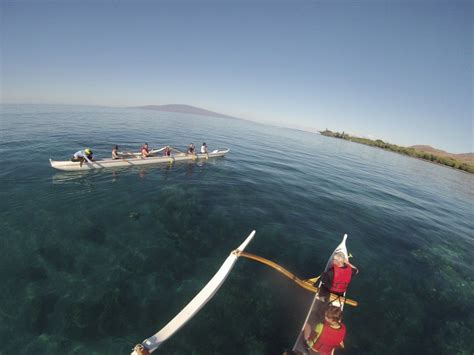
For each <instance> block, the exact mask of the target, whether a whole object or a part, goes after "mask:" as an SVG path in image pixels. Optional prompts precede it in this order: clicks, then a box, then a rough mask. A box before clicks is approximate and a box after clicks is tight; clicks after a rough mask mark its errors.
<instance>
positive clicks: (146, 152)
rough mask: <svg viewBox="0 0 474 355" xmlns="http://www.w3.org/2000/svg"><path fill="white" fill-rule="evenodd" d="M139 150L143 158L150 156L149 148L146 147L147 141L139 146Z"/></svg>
mask: <svg viewBox="0 0 474 355" xmlns="http://www.w3.org/2000/svg"><path fill="white" fill-rule="evenodd" d="M140 152H141V153H142V157H143V158H147V157H149V156H150V149H149V148H148V143H145V144H144V145H143V147H142V148H141V150H140Z"/></svg>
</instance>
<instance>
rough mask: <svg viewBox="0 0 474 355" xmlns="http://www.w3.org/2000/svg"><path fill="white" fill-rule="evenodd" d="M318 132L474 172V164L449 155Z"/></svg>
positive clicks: (470, 172)
mask: <svg viewBox="0 0 474 355" xmlns="http://www.w3.org/2000/svg"><path fill="white" fill-rule="evenodd" d="M319 133H320V134H321V135H322V136H326V137H330V138H337V139H343V140H346V141H349V142H352V143H357V144H362V145H366V146H369V147H374V148H378V149H383V150H385V151H389V152H392V153H397V154H400V155H404V156H407V157H410V158H415V159H418V160H421V161H426V162H428V163H432V164H435V165H438V166H443V167H446V168H451V169H454V170H457V171H461V172H464V173H466V174H474V164H472V163H468V162H465V161H460V160H457V159H454V158H451V157H449V158H446V157H442V156H440V155H437V154H433V153H430V152H426V151H422V150H417V149H414V148H407V147H402V146H397V145H396V144H390V143H387V142H384V141H382V140H380V139H377V140H371V139H368V138H360V137H356V136H350V135H348V134H345V133H344V132H343V133H339V132H332V131H330V130H327V129H326V130H325V131H320V132H319ZM365 142H367V143H365ZM381 145H383V146H381ZM422 155H426V156H428V155H429V156H430V159H426V158H423V156H422ZM442 161H445V162H446V163H443V162H442ZM448 163H450V164H454V166H453V165H450V164H448ZM456 165H457V166H456ZM461 167H463V168H461Z"/></svg>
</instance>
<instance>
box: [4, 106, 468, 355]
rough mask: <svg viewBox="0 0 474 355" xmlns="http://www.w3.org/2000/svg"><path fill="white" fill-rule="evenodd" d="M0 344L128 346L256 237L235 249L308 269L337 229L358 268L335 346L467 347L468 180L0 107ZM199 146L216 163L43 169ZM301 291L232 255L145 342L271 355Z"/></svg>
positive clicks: (54, 350) (421, 168) (450, 173)
mask: <svg viewBox="0 0 474 355" xmlns="http://www.w3.org/2000/svg"><path fill="white" fill-rule="evenodd" d="M0 132H1V143H0V153H1V154H0V157H1V158H0V163H1V169H0V183H1V189H0V193H1V196H0V198H1V199H0V206H1V209H0V281H1V282H0V353H1V354H2V355H6V354H35V355H38V354H66V353H67V354H111V355H112V354H129V353H130V349H131V348H132V347H133V346H134V344H136V343H139V342H140V341H142V340H143V339H145V338H147V337H149V336H150V335H152V334H153V333H155V332H156V331H157V330H159V329H160V328H161V327H162V326H164V325H165V324H166V323H167V322H168V321H169V320H170V319H171V318H172V317H173V316H174V315H175V314H176V313H178V312H179V311H180V310H181V309H182V307H183V306H184V305H186V304H187V302H189V300H191V299H192V297H193V296H194V295H195V294H196V293H197V292H198V291H199V290H200V289H201V288H202V287H203V286H204V285H205V284H206V282H207V281H208V280H209V279H210V278H211V277H212V276H213V275H214V273H215V272H216V271H217V269H218V268H219V267H220V265H221V264H222V262H223V261H224V260H225V258H226V257H227V256H228V254H229V252H230V251H231V250H233V249H234V248H235V247H237V246H238V245H239V244H240V243H241V242H242V241H243V240H244V239H245V237H246V236H247V235H248V234H249V233H250V232H251V231H252V230H253V229H256V231H257V234H256V236H255V238H254V241H253V242H252V243H251V244H250V245H249V246H248V248H247V251H248V252H251V253H254V254H258V255H261V256H264V257H266V258H269V259H271V260H273V261H275V262H277V263H279V264H281V265H282V266H284V267H285V268H287V269H289V270H290V271H292V272H294V273H295V274H296V275H298V276H300V277H302V278H308V277H312V276H316V275H318V274H319V273H320V271H321V270H322V269H323V268H324V266H325V264H326V261H327V258H328V257H329V255H330V254H331V252H332V250H333V249H334V247H335V246H336V245H337V244H338V243H339V241H340V240H341V238H342V236H343V234H344V233H347V234H348V235H349V239H348V242H347V245H348V248H349V251H350V252H351V253H352V255H353V259H352V262H353V264H355V265H357V266H358V267H359V268H360V274H359V275H358V276H357V277H356V278H355V279H354V280H353V282H352V284H351V286H350V289H349V296H350V298H353V299H355V300H357V301H358V302H359V303H360V306H359V307H357V308H353V307H346V308H345V313H344V322H345V324H346V326H347V330H348V334H347V337H346V342H345V343H346V350H345V351H344V353H345V354H381V353H384V354H420V353H423V354H472V353H474V338H473V337H472V329H474V302H473V300H474V280H473V275H474V265H473V263H472V259H473V256H474V252H473V250H474V249H473V247H474V242H473V240H474V236H473V227H474V226H473V221H474V213H473V201H474V192H473V187H474V177H473V176H472V175H469V174H466V173H463V172H460V171H456V170H452V169H449V168H446V167H441V166H437V165H433V164H430V163H427V162H424V161H420V160H416V159H412V158H409V157H405V156H402V155H397V154H394V153H391V152H386V151H383V150H380V149H376V148H371V147H367V146H363V145H358V144H355V143H350V142H347V141H343V140H337V139H332V138H328V137H323V136H320V135H317V134H313V133H307V132H301V131H295V130H289V129H284V128H276V127H271V126H266V125H260V124H256V123H251V122H247V121H242V120H232V119H222V118H210V117H203V116H191V115H184V114H178V113H163V112H154V111H145V110H138V109H113V108H100V107H73V106H48V105H3V106H1V131H0ZM203 141H205V142H207V143H208V145H209V148H210V149H211V150H213V149H217V148H224V147H229V148H231V152H230V153H229V154H228V155H227V156H226V157H224V158H217V159H210V160H209V161H205V162H195V163H187V162H183V163H176V164H175V165H158V166H150V167H143V168H127V169H118V170H103V171H99V170H98V171H91V172H71V173H68V172H60V171H56V170H54V169H52V168H51V167H50V166H49V162H48V159H49V158H50V157H51V158H53V159H55V160H63V159H64V160H65V159H68V158H69V157H70V156H71V155H72V154H73V153H74V152H75V151H77V150H79V149H81V148H83V147H85V146H89V147H91V148H92V149H93V150H94V152H95V154H96V157H107V156H109V155H110V150H111V147H112V145H113V144H119V146H120V148H121V149H122V150H138V148H139V147H140V145H141V144H142V143H144V142H148V143H149V144H150V145H151V146H152V147H161V146H163V145H165V144H170V145H172V146H175V147H177V148H184V147H185V146H186V145H187V144H188V143H190V142H194V143H195V144H196V146H200V144H201V143H202V142H203ZM311 298H312V294H311V293H309V292H307V291H305V290H303V289H300V288H299V287H298V286H297V285H295V284H294V283H292V282H291V281H289V280H287V279H285V278H283V276H281V275H279V274H277V273H276V272H275V271H273V270H271V269H268V268H267V267H266V266H263V265H261V264H257V263H254V262H252V261H249V260H246V259H241V260H239V261H238V262H237V264H236V266H235V267H234V269H233V271H232V273H231V275H230V276H229V278H228V279H227V281H226V282H225V283H224V285H223V287H222V288H221V289H220V291H219V292H218V293H217V294H216V296H215V297H214V298H213V299H212V300H211V301H210V302H209V303H208V304H207V305H206V306H205V307H204V308H203V309H202V310H201V312H200V313H199V314H198V315H197V316H195V317H194V318H193V319H192V320H191V321H190V322H189V323H188V324H186V326H185V327H183V328H182V329H181V330H180V331H179V332H178V333H177V334H175V336H173V337H172V338H171V339H169V340H168V341H167V342H166V343H165V344H164V345H163V346H162V347H161V348H160V349H159V350H158V351H159V353H162V354H280V353H281V352H282V351H283V350H284V349H285V348H291V346H292V345H293V342H294V340H295V339H296V336H297V333H298V331H299V329H300V327H301V325H302V322H303V320H304V317H305V315H306V311H307V308H308V307H309V303H310V301H311Z"/></svg>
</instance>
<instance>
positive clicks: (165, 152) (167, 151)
mask: <svg viewBox="0 0 474 355" xmlns="http://www.w3.org/2000/svg"><path fill="white" fill-rule="evenodd" d="M163 156H164V157H170V156H171V149H170V147H169V146H168V145H167V146H166V147H165V149H163Z"/></svg>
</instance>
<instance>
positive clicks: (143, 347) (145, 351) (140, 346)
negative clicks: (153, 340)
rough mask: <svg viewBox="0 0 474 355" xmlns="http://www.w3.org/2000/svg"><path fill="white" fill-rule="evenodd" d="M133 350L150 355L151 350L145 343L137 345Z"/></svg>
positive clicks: (139, 354) (141, 354) (140, 354)
mask: <svg viewBox="0 0 474 355" xmlns="http://www.w3.org/2000/svg"><path fill="white" fill-rule="evenodd" d="M133 352H134V353H136V354H138V355H150V351H149V350H148V349H147V348H146V347H145V346H144V345H143V344H137V345H135V347H134V348H133Z"/></svg>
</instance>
